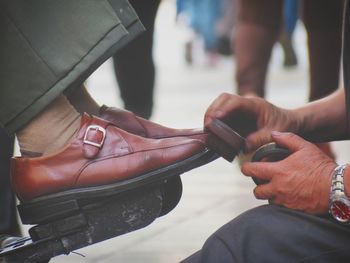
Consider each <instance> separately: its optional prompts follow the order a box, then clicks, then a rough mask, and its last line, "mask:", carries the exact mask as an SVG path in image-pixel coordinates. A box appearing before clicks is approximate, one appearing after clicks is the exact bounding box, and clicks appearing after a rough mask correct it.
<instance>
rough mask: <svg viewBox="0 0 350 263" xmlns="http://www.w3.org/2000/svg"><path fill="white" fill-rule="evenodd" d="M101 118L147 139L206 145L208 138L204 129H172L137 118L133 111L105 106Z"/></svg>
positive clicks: (101, 110)
mask: <svg viewBox="0 0 350 263" xmlns="http://www.w3.org/2000/svg"><path fill="white" fill-rule="evenodd" d="M99 116H100V117H101V118H102V119H104V120H107V121H110V122H111V123H113V124H114V125H115V126H117V127H119V128H121V129H123V130H125V131H128V132H130V133H133V134H137V135H139V136H142V137H145V138H153V139H164V138H171V137H189V138H192V139H198V140H201V141H202V142H204V143H205V141H206V139H207V136H208V133H207V132H204V131H203V129H171V128H168V127H164V126H162V125H159V124H156V123H154V122H151V121H148V120H146V119H144V118H141V117H139V116H136V115H135V114H134V113H132V112H131V111H126V110H123V109H118V108H114V107H107V106H105V105H103V106H102V107H101V109H100V115H99Z"/></svg>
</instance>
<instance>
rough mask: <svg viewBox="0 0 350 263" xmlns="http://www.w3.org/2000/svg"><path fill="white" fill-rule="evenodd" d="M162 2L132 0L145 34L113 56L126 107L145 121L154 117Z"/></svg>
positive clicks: (157, 0) (155, 0) (131, 2)
mask: <svg viewBox="0 0 350 263" xmlns="http://www.w3.org/2000/svg"><path fill="white" fill-rule="evenodd" d="M159 3H160V0H152V1H145V0H130V4H131V5H132V6H133V7H134V9H135V11H136V13H137V14H138V16H139V18H140V20H141V22H142V23H143V25H144V26H145V28H146V32H144V33H142V34H141V35H140V36H138V37H137V38H136V39H134V40H133V41H132V42H130V43H129V44H128V45H126V46H125V47H124V48H122V49H121V50H120V51H118V52H117V53H116V54H115V55H114V56H113V61H114V68H115V74H116V76H117V81H118V84H119V89H120V95H121V98H122V100H123V102H124V107H125V108H126V109H127V110H130V111H132V112H134V113H135V114H136V115H139V116H141V117H144V118H146V119H149V118H150V117H151V114H152V108H153V90H154V79H155V66H154V62H153V53H152V49H153V32H154V21H155V18H156V15H157V10H158V6H159Z"/></svg>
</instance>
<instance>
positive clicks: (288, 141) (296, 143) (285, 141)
mask: <svg viewBox="0 0 350 263" xmlns="http://www.w3.org/2000/svg"><path fill="white" fill-rule="evenodd" d="M271 136H272V139H273V140H274V141H275V142H276V143H277V144H278V145H279V146H282V147H285V148H287V149H289V150H291V151H292V152H296V151H299V150H301V149H302V148H305V147H306V146H308V145H310V143H309V142H308V141H305V140H304V139H303V138H301V137H299V136H298V135H296V134H293V133H290V132H277V131H273V132H271Z"/></svg>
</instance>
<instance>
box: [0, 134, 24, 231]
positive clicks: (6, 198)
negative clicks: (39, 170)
mask: <svg viewBox="0 0 350 263" xmlns="http://www.w3.org/2000/svg"><path fill="white" fill-rule="evenodd" d="M13 143H14V138H12V137H11V138H10V137H9V136H8V135H7V134H6V133H5V132H4V130H2V129H0V147H1V150H0V234H9V235H19V234H20V230H19V225H18V222H17V216H16V205H15V198H14V194H13V192H12V190H11V184H10V158H11V156H12V154H13Z"/></svg>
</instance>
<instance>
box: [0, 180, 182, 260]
mask: <svg viewBox="0 0 350 263" xmlns="http://www.w3.org/2000/svg"><path fill="white" fill-rule="evenodd" d="M179 180H180V179H179ZM179 182H180V184H181V181H179ZM164 187H166V183H165V184H163V185H155V186H148V187H147V188H144V189H138V190H137V191H135V190H134V191H129V192H127V193H123V194H119V195H116V196H112V197H108V198H106V197H104V198H103V199H100V200H99V199H96V200H94V202H92V203H89V204H87V205H85V206H81V207H80V209H79V211H75V212H73V213H72V214H71V215H70V216H68V217H65V218H58V219H56V220H54V221H51V222H43V223H39V224H38V225H35V226H33V227H32V228H31V229H30V230H29V235H30V237H27V238H23V239H21V240H19V241H18V242H16V243H12V244H11V245H9V246H8V247H6V248H4V249H2V250H1V249H0V263H23V262H24V263H37V262H38V263H41V262H49V260H50V259H51V258H53V257H55V256H58V255H62V254H69V253H70V252H72V251H74V250H77V249H79V248H82V247H86V246H89V245H92V244H95V243H97V242H101V241H103V240H107V239H110V238H113V237H117V236H120V235H123V234H126V233H128V232H132V231H135V230H137V229H140V228H143V227H145V226H147V225H149V224H151V223H152V222H153V221H154V220H155V219H156V218H157V217H159V216H162V215H164V214H165V213H167V212H169V211H170V210H171V209H172V208H174V207H175V206H176V205H177V203H178V201H179V200H180V197H181V190H182V188H181V187H182V185H180V195H179V196H178V198H177V199H176V202H173V203H172V204H171V206H172V207H164V206H169V204H164V200H165V199H166V198H167V197H166V195H165V194H164V193H165V191H164Z"/></svg>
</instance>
